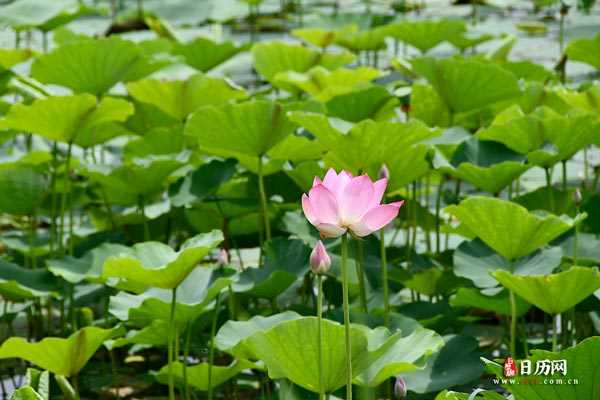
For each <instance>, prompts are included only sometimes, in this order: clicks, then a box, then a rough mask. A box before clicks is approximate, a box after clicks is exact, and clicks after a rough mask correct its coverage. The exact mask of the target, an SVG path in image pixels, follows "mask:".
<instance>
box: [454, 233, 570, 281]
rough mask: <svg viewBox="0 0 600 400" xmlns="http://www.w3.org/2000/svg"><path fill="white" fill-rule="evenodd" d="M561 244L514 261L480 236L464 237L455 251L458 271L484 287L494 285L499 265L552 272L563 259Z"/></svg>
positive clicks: (521, 271)
mask: <svg viewBox="0 0 600 400" xmlns="http://www.w3.org/2000/svg"><path fill="white" fill-rule="evenodd" d="M562 254H563V253H562V250H561V248H560V247H550V248H548V249H542V250H539V251H536V252H535V253H533V254H531V255H528V256H525V257H523V258H520V259H518V260H516V261H515V262H514V263H513V264H512V265H511V263H510V262H509V261H508V260H507V259H505V258H503V257H502V256H501V255H499V254H498V253H496V252H494V250H492V249H490V248H489V247H488V246H487V245H486V244H485V243H483V242H482V241H481V240H479V239H475V240H471V241H464V242H462V243H461V244H460V245H459V246H458V247H457V248H456V250H455V251H454V254H453V261H454V273H455V274H456V275H457V276H462V277H464V278H467V279H470V280H472V281H473V283H474V284H475V286H477V287H480V288H491V287H494V286H496V285H497V284H498V282H497V281H496V280H495V279H494V278H493V277H492V275H491V274H490V273H491V272H493V271H496V270H498V269H504V270H507V271H511V272H514V273H515V274H517V275H545V274H550V273H552V271H554V270H555V269H556V268H557V267H558V266H560V263H561V260H562Z"/></svg>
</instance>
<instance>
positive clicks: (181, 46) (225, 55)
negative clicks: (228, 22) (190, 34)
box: [172, 37, 247, 72]
mask: <svg viewBox="0 0 600 400" xmlns="http://www.w3.org/2000/svg"><path fill="white" fill-rule="evenodd" d="M246 48H247V46H237V45H236V44H235V43H233V42H230V41H227V42H223V43H217V42H214V41H212V40H210V39H207V38H203V37H199V38H196V39H194V40H193V41H191V42H189V43H175V44H174V45H173V50H172V53H173V54H175V55H180V56H183V57H184V58H185V63H186V64H188V65H189V66H191V67H194V68H195V69H197V70H198V71H201V72H207V71H210V70H211V69H213V68H215V67H217V66H218V65H220V64H222V63H224V62H225V61H227V60H229V59H230V58H231V57H233V56H235V55H236V54H238V53H239V52H241V51H244V50H246Z"/></svg>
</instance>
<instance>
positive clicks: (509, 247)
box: [446, 196, 578, 262]
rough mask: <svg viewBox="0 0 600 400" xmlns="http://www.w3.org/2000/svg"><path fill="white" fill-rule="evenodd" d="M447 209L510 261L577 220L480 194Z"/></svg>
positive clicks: (564, 230)
mask: <svg viewBox="0 0 600 400" xmlns="http://www.w3.org/2000/svg"><path fill="white" fill-rule="evenodd" d="M446 211H447V212H449V213H450V214H453V215H454V216H456V217H457V218H458V219H459V220H460V223H461V225H462V224H464V225H465V227H466V228H467V229H468V230H469V231H471V232H473V233H474V234H475V235H476V236H477V237H479V238H480V239H481V240H482V241H483V242H485V244H487V245H488V246H489V247H491V248H492V249H494V251H496V252H497V253H499V254H500V255H502V256H503V257H504V258H506V259H508V260H510V261H511V262H512V261H515V260H516V259H517V258H520V257H524V256H526V255H528V254H530V253H533V252H534V251H535V250H537V249H539V248H540V247H542V246H543V245H544V244H546V243H548V242H550V241H551V240H553V239H555V238H556V237H558V236H560V235H561V234H563V233H565V232H566V231H568V230H570V229H572V228H573V226H575V224H576V223H577V222H578V219H576V220H572V219H569V218H568V217H564V216H563V217H561V218H559V217H557V216H555V215H551V214H550V215H544V216H541V215H537V214H534V213H530V212H529V211H527V209H526V208H525V207H522V206H520V205H518V204H515V203H512V202H510V201H506V200H501V199H497V198H491V197H482V196H473V197H469V198H467V199H466V200H463V201H462V202H461V203H460V204H458V205H452V206H449V207H446Z"/></svg>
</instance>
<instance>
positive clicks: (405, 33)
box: [386, 20, 466, 53]
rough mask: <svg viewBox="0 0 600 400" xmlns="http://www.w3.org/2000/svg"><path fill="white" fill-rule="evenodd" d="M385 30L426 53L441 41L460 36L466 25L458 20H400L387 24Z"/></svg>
mask: <svg viewBox="0 0 600 400" xmlns="http://www.w3.org/2000/svg"><path fill="white" fill-rule="evenodd" d="M386 31H387V34H388V35H389V36H391V37H393V38H394V39H397V40H400V41H402V42H405V43H408V44H410V45H411V46H413V47H415V48H417V49H419V50H420V51H421V53H427V52H428V51H429V50H431V49H433V48H434V47H436V46H437V45H439V44H440V43H442V42H445V41H452V40H456V39H457V38H461V37H462V34H463V33H464V32H465V31H466V26H465V23H464V22H463V21H459V20H440V21H431V20H425V21H402V22H397V23H394V24H390V25H388V26H387V27H386Z"/></svg>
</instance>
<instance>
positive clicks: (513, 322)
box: [509, 290, 517, 357]
mask: <svg viewBox="0 0 600 400" xmlns="http://www.w3.org/2000/svg"><path fill="white" fill-rule="evenodd" d="M509 296H510V314H511V316H510V355H511V356H512V357H515V356H516V349H517V303H516V300H515V294H514V292H513V291H512V290H511V291H509Z"/></svg>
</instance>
